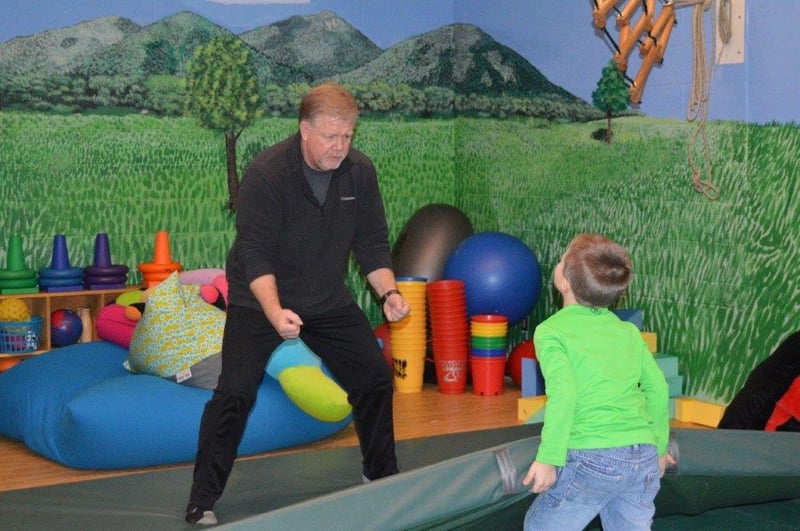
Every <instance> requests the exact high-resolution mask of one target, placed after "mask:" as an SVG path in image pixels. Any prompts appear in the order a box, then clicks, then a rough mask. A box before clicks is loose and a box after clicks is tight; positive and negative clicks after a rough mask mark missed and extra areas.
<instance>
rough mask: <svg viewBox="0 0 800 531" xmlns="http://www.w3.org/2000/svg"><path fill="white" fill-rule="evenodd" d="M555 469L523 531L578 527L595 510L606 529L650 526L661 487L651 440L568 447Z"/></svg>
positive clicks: (534, 502) (625, 530)
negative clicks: (612, 445)
mask: <svg viewBox="0 0 800 531" xmlns="http://www.w3.org/2000/svg"><path fill="white" fill-rule="evenodd" d="M557 474H558V475H557V479H556V483H555V485H553V486H552V487H551V488H550V490H548V491H546V492H542V493H540V494H539V495H537V496H536V499H535V500H534V501H533V503H532V504H531V507H530V509H528V512H527V514H526V515H525V531H533V530H535V529H537V530H559V531H562V530H563V531H569V530H572V529H575V530H581V529H583V528H585V527H586V526H587V525H588V524H589V522H591V521H592V520H593V519H594V518H595V516H597V515H598V514H599V515H600V519H601V521H602V523H603V530H604V531H614V530H623V531H632V530H639V529H650V526H651V525H652V522H653V515H654V514H655V510H656V508H655V504H654V503H653V500H654V499H655V497H656V493H658V489H659V487H660V486H661V480H660V475H659V469H658V454H657V451H656V447H655V446H654V445H652V444H635V445H633V446H624V447H621V448H609V449H603V450H570V451H569V452H567V462H566V465H565V466H564V467H563V468H560V469H558V472H557Z"/></svg>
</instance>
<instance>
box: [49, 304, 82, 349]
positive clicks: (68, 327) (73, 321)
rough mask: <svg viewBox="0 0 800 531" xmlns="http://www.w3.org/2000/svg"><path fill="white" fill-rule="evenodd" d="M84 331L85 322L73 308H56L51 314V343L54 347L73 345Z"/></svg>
mask: <svg viewBox="0 0 800 531" xmlns="http://www.w3.org/2000/svg"><path fill="white" fill-rule="evenodd" d="M82 333H83V322H82V321H81V318H80V317H79V316H78V314H77V313H75V312H73V311H72V310H66V309H61V310H56V311H54V312H53V313H52V314H50V343H51V344H52V345H53V346H54V347H65V346H67V345H72V344H73V343H76V342H77V341H78V339H80V337H81V334H82Z"/></svg>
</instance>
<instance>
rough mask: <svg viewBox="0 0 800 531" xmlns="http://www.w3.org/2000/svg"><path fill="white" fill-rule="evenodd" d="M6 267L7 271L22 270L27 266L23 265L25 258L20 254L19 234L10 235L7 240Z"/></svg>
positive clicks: (20, 241)
mask: <svg viewBox="0 0 800 531" xmlns="http://www.w3.org/2000/svg"><path fill="white" fill-rule="evenodd" d="M6 268H7V269H8V270H9V271H22V270H24V269H27V267H25V258H24V257H23V255H22V238H21V237H19V236H11V238H9V240H8V253H7V255H6Z"/></svg>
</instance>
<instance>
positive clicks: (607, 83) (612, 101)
mask: <svg viewBox="0 0 800 531" xmlns="http://www.w3.org/2000/svg"><path fill="white" fill-rule="evenodd" d="M629 102H630V93H629V92H628V84H627V83H625V78H624V77H623V76H622V72H620V71H619V69H618V68H617V65H616V64H615V63H614V61H613V60H611V61H609V62H608V65H606V67H605V68H603V73H602V74H601V76H600V80H599V81H598V82H597V88H596V89H594V91H592V104H593V105H594V106H595V107H597V108H598V109H600V110H601V111H603V112H605V113H606V119H607V121H608V125H607V126H606V143H607V144H610V143H611V117H612V115H613V114H614V113H619V112H622V111H624V110H626V109H627V108H628V103H629Z"/></svg>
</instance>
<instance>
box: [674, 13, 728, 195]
mask: <svg viewBox="0 0 800 531" xmlns="http://www.w3.org/2000/svg"><path fill="white" fill-rule="evenodd" d="M711 4H712V0H676V1H675V7H676V8H679V7H687V6H694V13H693V16H692V42H693V45H694V55H693V70H692V87H691V90H690V94H689V103H688V107H687V110H686V119H687V120H688V121H689V122H694V121H695V120H697V119H698V118H699V121H698V122H697V127H695V129H694V131H693V132H692V136H691V137H690V139H689V145H688V148H687V154H688V158H689V166H690V167H691V169H692V186H693V187H694V189H695V190H696V191H697V192H698V193H701V194H703V195H704V196H705V197H706V198H707V199H709V200H711V201H714V200H716V199H718V198H719V188H718V187H717V186H716V185H715V184H714V182H713V181H712V180H711V178H712V175H713V171H712V165H711V152H710V149H709V143H708V134H707V130H706V124H707V121H708V112H709V110H710V108H711V77H712V74H713V71H712V70H711V69H710V68H709V67H708V65H707V64H706V49H705V31H704V26H703V16H704V12H705V11H708V10H709V9H710V8H711ZM730 8H731V6H730V0H722V1H721V2H720V4H719V10H718V18H717V26H718V31H719V34H720V40H721V41H722V42H723V45H725V44H727V43H728V41H730V38H731V16H730V15H731V13H730ZM698 142H702V148H703V163H704V166H705V173H706V175H707V176H708V178H706V179H704V178H703V177H702V175H703V169H702V168H701V167H700V166H699V165H698V164H697V162H696V161H695V155H694V152H695V149H696V145H697V143H698Z"/></svg>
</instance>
